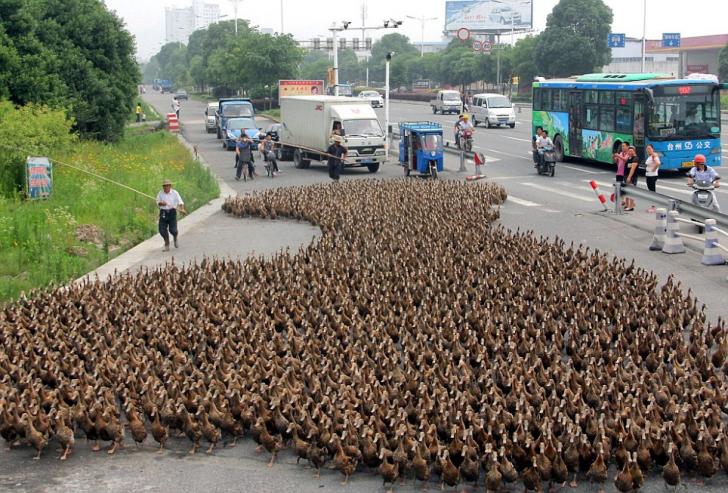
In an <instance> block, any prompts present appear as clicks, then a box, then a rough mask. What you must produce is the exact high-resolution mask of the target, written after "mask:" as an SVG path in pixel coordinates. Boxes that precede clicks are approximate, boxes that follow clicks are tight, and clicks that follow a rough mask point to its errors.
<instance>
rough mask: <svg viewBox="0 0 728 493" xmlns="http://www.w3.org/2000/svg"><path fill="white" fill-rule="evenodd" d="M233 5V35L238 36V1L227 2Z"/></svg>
mask: <svg viewBox="0 0 728 493" xmlns="http://www.w3.org/2000/svg"><path fill="white" fill-rule="evenodd" d="M229 1H230V2H232V4H233V13H234V14H235V35H237V34H238V4H239V3H240V0H229Z"/></svg>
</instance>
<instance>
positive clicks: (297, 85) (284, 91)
mask: <svg viewBox="0 0 728 493" xmlns="http://www.w3.org/2000/svg"><path fill="white" fill-rule="evenodd" d="M323 93H324V81H322V80H279V81H278V97H279V98H283V97H286V96H311V95H312V94H314V95H316V94H323Z"/></svg>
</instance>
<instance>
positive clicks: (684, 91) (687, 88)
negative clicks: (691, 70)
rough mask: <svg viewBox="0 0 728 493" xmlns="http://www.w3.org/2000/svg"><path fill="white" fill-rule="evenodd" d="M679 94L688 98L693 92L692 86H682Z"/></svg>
mask: <svg viewBox="0 0 728 493" xmlns="http://www.w3.org/2000/svg"><path fill="white" fill-rule="evenodd" d="M677 92H678V94H680V96H687V95H688V94H690V93H691V92H693V88H692V87H690V86H681V87H678V89H677Z"/></svg>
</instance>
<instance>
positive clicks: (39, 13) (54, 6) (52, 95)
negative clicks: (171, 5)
mask: <svg viewBox="0 0 728 493" xmlns="http://www.w3.org/2000/svg"><path fill="white" fill-rule="evenodd" d="M139 80H140V74H139V67H138V65H137V63H136V61H135V60H134V41H133V38H132V37H131V35H130V34H129V33H128V32H127V31H126V30H125V29H124V25H123V22H122V21H121V19H119V18H118V17H117V16H116V15H115V14H114V13H112V12H110V11H108V10H107V9H106V8H105V6H104V5H103V3H102V2H99V1H98V0H47V1H37V0H4V1H2V2H0V95H5V96H7V97H9V98H10V100H11V101H13V102H14V103H16V104H18V105H25V104H27V103H32V102H37V103H43V104H48V105H50V106H52V107H56V108H61V107H65V108H67V109H68V111H69V113H70V115H71V116H72V117H73V118H74V120H75V129H76V130H78V131H79V132H80V133H81V134H82V135H84V136H86V137H91V138H96V139H101V140H113V139H116V138H119V137H120V136H121V135H122V133H123V127H124V123H125V122H126V117H127V115H128V114H129V113H130V112H131V111H132V108H133V98H134V96H135V95H136V85H137V83H138V82H139Z"/></svg>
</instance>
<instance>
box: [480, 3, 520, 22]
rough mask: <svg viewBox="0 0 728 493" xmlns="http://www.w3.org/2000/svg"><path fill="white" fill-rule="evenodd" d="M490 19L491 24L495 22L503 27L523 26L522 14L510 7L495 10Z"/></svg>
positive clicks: (489, 16)
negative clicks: (509, 25) (510, 25)
mask: <svg viewBox="0 0 728 493" xmlns="http://www.w3.org/2000/svg"><path fill="white" fill-rule="evenodd" d="M488 18H489V19H490V21H491V22H495V23H496V24H501V25H506V24H515V25H516V26H518V25H520V24H521V14H520V12H515V11H514V10H513V9H512V8H511V7H509V6H508V5H503V6H500V7H495V8H494V9H493V10H491V11H490V15H488Z"/></svg>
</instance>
